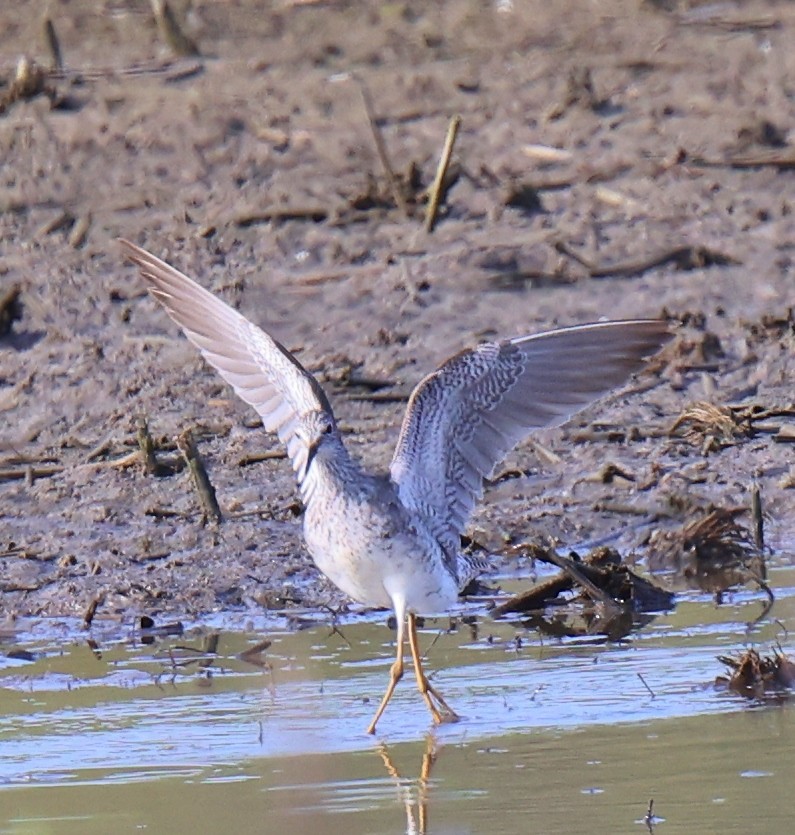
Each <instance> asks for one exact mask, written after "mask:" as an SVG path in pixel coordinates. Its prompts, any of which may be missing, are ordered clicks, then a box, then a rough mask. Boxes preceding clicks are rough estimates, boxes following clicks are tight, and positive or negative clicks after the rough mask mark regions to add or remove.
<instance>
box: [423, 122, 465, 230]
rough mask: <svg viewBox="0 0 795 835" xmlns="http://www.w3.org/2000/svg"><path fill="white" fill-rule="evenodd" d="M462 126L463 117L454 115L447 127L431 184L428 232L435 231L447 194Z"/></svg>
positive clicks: (427, 216) (427, 215) (427, 217)
mask: <svg viewBox="0 0 795 835" xmlns="http://www.w3.org/2000/svg"><path fill="white" fill-rule="evenodd" d="M460 127H461V117H460V116H458V115H456V116H453V118H452V119H451V120H450V124H449V125H448V127H447V135H446V136H445V140H444V148H443V149H442V155H441V157H440V158H439V165H438V167H437V169H436V176H435V177H434V180H433V185H432V186H431V189H430V193H429V199H428V210H427V212H426V214H425V231H426V232H433V229H434V227H435V226H436V218H437V216H438V214H439V206H440V205H441V204H442V200H443V199H444V196H445V178H446V176H447V169H448V168H449V167H450V159H451V157H452V155H453V147H454V146H455V140H456V137H457V136H458V130H459V128H460Z"/></svg>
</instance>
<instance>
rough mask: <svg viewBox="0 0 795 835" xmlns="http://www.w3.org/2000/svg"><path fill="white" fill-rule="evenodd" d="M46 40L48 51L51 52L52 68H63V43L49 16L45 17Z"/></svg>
mask: <svg viewBox="0 0 795 835" xmlns="http://www.w3.org/2000/svg"><path fill="white" fill-rule="evenodd" d="M44 42H45V43H46V45H47V52H49V53H50V69H51V70H62V69H63V56H62V55H61V44H60V43H59V42H58V35H57V33H56V31H55V26H54V25H53V22H52V20H50V18H49V17H45V18H44Z"/></svg>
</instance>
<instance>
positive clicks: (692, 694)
mask: <svg viewBox="0 0 795 835" xmlns="http://www.w3.org/2000/svg"><path fill="white" fill-rule="evenodd" d="M770 582H771V586H772V587H773V588H774V589H775V590H776V595H777V602H776V604H775V606H774V608H773V610H772V612H770V613H769V615H768V616H767V618H766V619H765V620H763V621H761V622H760V623H759V624H757V625H756V626H754V627H752V628H751V629H750V630H749V629H748V627H747V626H746V623H747V622H748V621H751V620H753V618H755V617H756V616H757V615H758V614H759V612H760V611H761V609H762V605H763V596H762V595H759V594H756V593H752V592H750V591H742V592H739V593H737V594H735V595H734V596H733V597H732V598H731V600H730V601H729V602H727V603H724V604H723V605H721V606H716V605H715V603H714V602H713V601H712V599H711V598H709V597H708V596H707V595H703V594H699V593H695V592H693V593H688V594H685V595H682V597H681V599H680V602H679V604H678V606H677V608H676V609H675V610H674V611H673V612H670V613H667V614H664V615H660V616H659V617H657V618H656V619H655V620H654V621H652V622H651V623H650V624H648V625H646V626H645V627H644V628H643V629H642V630H640V631H639V632H637V633H635V634H633V636H632V637H631V639H629V640H627V641H624V642H620V643H609V644H608V643H605V642H604V641H603V640H601V639H599V638H597V637H593V638H587V639H576V640H575V639H567V640H563V641H561V640H550V639H542V638H540V637H539V636H538V634H537V633H535V632H527V631H524V630H522V629H521V628H517V627H516V626H514V625H512V624H508V623H496V622H494V621H491V620H489V619H488V618H486V617H479V618H478V619H477V629H476V630H474V631H473V629H471V628H470V627H469V626H464V625H461V626H459V627H458V628H457V629H456V630H454V631H449V630H448V629H447V627H448V621H447V620H444V621H442V620H440V621H435V622H433V621H429V622H427V623H426V626H425V628H424V630H423V633H422V641H423V646H424V647H426V648H429V649H428V661H427V663H428V669H429V670H432V671H433V672H434V677H433V681H434V684H435V686H437V687H438V688H439V690H440V691H441V692H442V693H443V694H444V696H445V698H447V700H448V701H449V702H450V703H451V704H452V705H453V706H454V707H455V708H456V710H458V711H459V712H460V714H461V716H462V721H461V722H459V723H458V724H455V725H445V726H442V727H439V728H436V729H430V727H429V721H428V716H427V713H426V710H425V707H424V705H423V704H422V702H421V700H420V698H419V696H418V695H417V693H416V690H415V689H414V688H413V686H412V681H411V678H410V676H409V675H408V674H407V676H406V679H405V680H404V681H403V682H402V683H401V685H400V686H399V688H398V690H397V693H396V695H395V698H394V699H393V702H392V704H391V705H390V706H389V708H388V709H387V712H386V713H385V715H384V717H383V719H382V720H381V724H380V726H379V729H378V730H379V733H378V735H377V737H376V738H371V737H368V736H367V735H366V734H365V733H364V728H365V727H366V725H367V723H368V721H369V719H370V717H371V714H372V712H373V710H374V707H375V704H377V701H378V698H379V697H380V695H381V692H382V690H383V688H384V686H385V684H386V676H387V670H388V665H389V663H390V662H391V656H392V652H393V646H392V643H391V638H392V634H391V633H390V632H389V631H388V630H387V629H386V627H385V626H384V625H383V624H382V618H381V617H380V616H379V617H378V618H377V619H376V620H362V619H359V620H357V621H355V622H352V623H344V624H342V625H341V626H340V632H335V631H334V630H332V629H331V628H330V627H329V626H328V625H315V626H312V627H310V628H306V629H302V630H300V631H298V632H295V631H288V630H286V629H282V630H281V631H280V630H279V629H274V628H273V626H272V624H269V623H268V622H263V623H254V622H252V623H251V624H250V625H249V628H248V629H243V628H239V629H237V630H235V631H232V630H231V629H230V626H231V625H232V624H231V623H230V622H229V621H228V620H225V621H222V620H220V619H219V621H218V625H219V633H220V635H219V640H218V644H217V647H216V653H214V654H213V653H203V652H202V651H201V650H202V649H203V647H204V646H205V643H204V642H205V641H206V640H207V634H208V632H209V631H210V630H209V629H208V627H207V625H206V624H205V625H204V626H203V627H202V628H196V629H194V630H189V631H188V632H187V633H186V634H185V635H182V636H180V637H173V638H167V639H159V640H158V641H156V642H155V643H154V644H142V643H141V642H140V640H138V636H135V635H132V634H130V635H128V636H126V639H125V636H124V635H121V636H120V635H119V627H118V626H114V625H111V624H107V623H106V624H103V623H97V624H96V625H95V627H93V628H92V631H91V633H86V640H77V641H76V640H74V624H68V623H61V624H47V623H45V624H41V623H39V624H37V625H36V629H35V630H32V631H30V632H25V631H24V626H25V625H24V624H22V625H19V628H18V630H17V633H16V634H15V635H14V636H11V635H6V638H5V640H4V641H3V651H4V656H5V657H3V659H2V660H1V661H0V665H2V666H1V667H0V687H1V688H2V689H0V804H1V805H0V810H1V811H0V824H1V825H0V832H3V833H49V832H57V833H72V832H74V833H78V832H79V833H81V834H82V835H86V834H87V833H94V832H97V833H99V832H103V833H105V832H125V831H130V832H134V831H142V830H144V831H148V832H164V833H166V832H167V833H179V832H217V831H220V830H221V829H222V828H224V827H226V828H229V827H233V829H234V831H235V832H242V833H246V832H263V831H265V832H270V831H278V828H279V827H289V831H290V832H291V833H302V832H317V831H323V832H332V833H334V832H345V833H360V832H361V833H376V832H406V831H408V832H414V831H422V829H423V827H424V828H425V829H426V831H428V832H434V833H447V832H455V833H458V832H490V833H495V832H496V833H499V832H505V833H509V832H519V831H521V832H530V831H533V832H535V831H538V832H561V833H563V832H566V833H569V832H572V831H593V832H636V831H646V824H645V823H644V821H643V818H644V815H645V814H646V810H647V807H648V802H649V799H650V798H654V813H655V815H657V816H658V820H657V822H656V824H655V827H654V828H655V829H657V828H659V830H660V831H662V832H665V833H674V832H689V833H692V832H713V831H714V832H771V833H774V832H786V831H789V827H790V819H791V811H790V806H789V802H788V800H789V798H788V796H787V787H788V786H790V785H791V779H792V776H791V771H792V750H793V747H794V746H795V712H794V711H793V708H792V706H791V705H789V704H788V703H786V702H785V703H783V704H768V705H758V704H757V705H752V704H749V703H747V702H745V701H744V700H743V699H741V698H740V697H738V696H735V695H733V694H730V693H727V692H725V691H723V690H721V689H720V688H717V687H715V686H714V680H715V677H716V675H720V674H721V673H722V672H723V666H722V665H721V664H720V662H718V661H717V660H716V658H715V656H716V655H717V654H721V653H730V652H732V651H734V650H737V649H740V648H741V647H743V646H746V645H756V646H759V647H760V648H761V649H762V650H767V649H768V648H769V647H770V645H771V643H773V642H775V641H776V640H780V641H781V643H782V645H783V646H784V648H785V649H789V650H790V651H791V644H790V646H789V647H788V646H787V635H786V631H785V630H789V631H790V632H791V631H792V630H793V629H794V628H795V569H792V568H788V567H779V568H774V569H772V570H771V576H770ZM238 626H240V624H238ZM268 626H269V627H270V628H268V629H267V632H265V631H264V630H265V627H268ZM254 627H256V629H255V628H254ZM66 632H70V633H71V636H70V638H69V639H65V638H64V637H63V635H64V634H65V633H66ZM340 633H341V634H340ZM110 636H113V637H112V638H111V637H110ZM265 637H267V638H268V639H269V640H270V641H271V642H272V643H271V646H270V647H268V648H267V649H266V650H265V651H264V652H263V653H262V655H261V657H260V660H261V661H262V662H263V664H264V666H256V664H255V663H251V662H250V661H245V660H242V659H241V658H240V653H241V652H243V651H244V650H246V649H248V648H250V647H252V646H254V645H255V644H257V643H258V642H260V641H262V640H263V638H265ZM517 637H519V638H521V640H520V641H518V642H517V640H516V638H517ZM89 638H93V639H94V640H95V641H96V646H90V645H89V643H88V639H89ZM12 641H13V642H12ZM20 650H21V651H22V653H20ZM9 652H11V653H12V654H15V655H17V656H19V655H20V654H22V656H23V657H22V658H10V657H8V656H7V654H8V653H9ZM26 659H27V660H26ZM256 660H257V659H255V661H256Z"/></svg>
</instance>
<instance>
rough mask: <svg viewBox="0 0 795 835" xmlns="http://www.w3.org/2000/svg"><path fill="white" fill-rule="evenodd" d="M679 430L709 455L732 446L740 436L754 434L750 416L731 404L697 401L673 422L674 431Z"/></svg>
mask: <svg viewBox="0 0 795 835" xmlns="http://www.w3.org/2000/svg"><path fill="white" fill-rule="evenodd" d="M677 433H680V434H681V435H682V436H683V437H684V438H686V439H687V440H688V441H690V443H692V444H693V445H694V446H699V447H701V452H702V453H703V454H704V455H706V454H708V453H710V452H717V451H718V450H719V449H723V448H724V447H727V446H733V445H734V444H735V443H736V442H737V440H738V439H739V438H748V437H751V435H753V428H752V427H751V425H750V421H749V420H748V418H747V416H743V415H741V414H740V413H739V412H738V411H736V410H733V409H730V408H729V407H728V406H716V405H714V404H713V403H707V402H705V401H698V402H696V403H691V404H690V405H689V406H688V407H687V408H686V409H685V410H684V411H683V412H682V413H681V414H680V415H679V417H678V418H677V419H676V420H675V421H674V423H673V426H671V434H672V435H675V434H677Z"/></svg>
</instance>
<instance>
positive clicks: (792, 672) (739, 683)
mask: <svg viewBox="0 0 795 835" xmlns="http://www.w3.org/2000/svg"><path fill="white" fill-rule="evenodd" d="M718 661H720V662H721V663H723V664H725V665H726V666H727V667H728V668H729V669H730V670H731V673H730V674H729V675H728V676H718V677H717V678H716V679H715V684H716V685H718V686H723V687H726V688H728V689H729V690H731V691H732V692H733V693H737V694H738V695H740V696H744V697H745V698H747V699H764V698H765V697H769V696H780V695H781V694H782V691H787V690H790V689H791V688H792V687H793V686H794V685H795V662H793V661H792V660H791V659H790V658H789V657H788V656H787V655H785V654H784V653H783V652H782V651H781V650H780V649H775V650H774V651H773V654H772V655H766V656H762V655H760V654H759V653H758V652H757V651H756V650H755V649H748V650H745V652H743V653H742V654H741V655H740V656H739V658H734V657H732V656H730V655H719V656H718Z"/></svg>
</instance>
